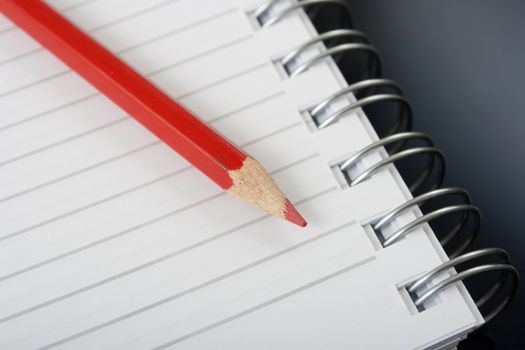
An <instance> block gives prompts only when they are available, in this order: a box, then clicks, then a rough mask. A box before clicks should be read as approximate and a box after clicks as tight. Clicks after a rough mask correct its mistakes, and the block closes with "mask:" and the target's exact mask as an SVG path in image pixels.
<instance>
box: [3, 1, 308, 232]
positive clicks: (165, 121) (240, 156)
mask: <svg viewBox="0 0 525 350" xmlns="http://www.w3.org/2000/svg"><path fill="white" fill-rule="evenodd" d="M0 11H1V12H2V13H3V14H4V15H6V16H7V17H8V18H9V19H11V20H12V21H13V22H14V23H15V24H17V25H18V26H19V27H20V28H22V29H23V30H24V31H26V32H27V33H28V34H29V35H31V36H32V37H33V38H34V39H35V40H37V41H38V42H40V44H42V45H43V46H44V47H46V48H47V49H48V50H49V51H51V52H52V53H53V54H54V55H55V56H57V57H58V58H59V59H61V60H62V61H63V62H64V63H65V64H67V65H68V66H69V67H71V68H72V69H73V70H75V71H76V72H77V73H78V74H79V75H81V76H82V77H83V78H84V79H86V80H87V81H88V82H90V83H91V84H92V85H93V86H95V87H96V88H97V89H98V90H99V91H101V92H102V93H104V94H105V95H106V96H107V97H109V98H110V99H111V100H112V101H113V102H115V103H116V104H117V105H119V106H120V107H121V108H122V109H124V110H125V111H126V112H128V113H129V114H130V115H131V116H133V117H134V118H135V119H136V120H138V121H139V122H140V123H141V124H142V125H144V126H145V127H146V128H147V129H149V130H150V131H151V132H152V133H153V134H155V135H156V136H157V137H158V138H159V139H161V140H162V141H163V142H165V143H166V144H168V145H169V146H170V147H172V148H173V149H174V150H176V151H177V152H178V153H179V154H180V155H182V156H183V157H184V158H186V159H187V160H188V161H189V162H190V163H192V164H193V165H194V166H195V167H197V168H198V169H199V170H200V171H202V172H203V173H204V174H205V175H207V176H208V177H209V178H210V179H211V180H213V181H214V182H215V183H217V184H218V185H219V186H220V187H222V188H223V189H225V190H226V191H228V192H229V193H231V194H232V195H234V196H236V197H238V198H240V199H242V200H245V201H247V202H249V203H251V204H253V205H255V206H257V207H259V208H261V209H263V210H266V211H268V212H269V213H272V214H274V215H277V216H279V217H281V218H284V219H287V220H289V221H292V222H294V223H296V224H298V225H300V226H305V225H306V222H305V221H304V219H303V218H302V217H301V216H300V215H299V213H297V211H296V210H295V209H294V207H293V206H292V205H291V203H290V202H289V201H288V200H287V199H286V197H285V196H284V194H282V192H281V191H280V190H279V188H278V187H277V185H276V184H275V182H274V181H273V180H272V178H271V177H270V176H269V175H268V174H267V173H266V171H264V169H263V168H262V167H261V166H260V165H259V164H258V163H257V162H256V161H254V160H253V159H252V158H249V157H247V155H246V154H245V153H244V152H243V151H242V150H240V149H239V148H238V147H236V146H235V145H233V144H232V143H230V142H229V141H228V140H226V139H225V138H224V137H222V136H220V135H219V134H218V133H217V132H216V131H214V130H213V129H211V128H210V127H209V126H207V125H206V124H205V123H204V122H202V121H201V120H199V119H198V118H196V117H195V116H193V115H192V114H191V113H190V112H188V111H187V110H186V109H184V108H183V107H182V106H180V105H178V104H177V103H176V102H175V101H173V100H172V99H171V98H170V97H169V96H167V95H166V94H165V93H163V92H162V91H160V90H159V89H158V88H157V87H155V86H154V85H153V84H152V83H150V82H149V81H148V80H147V79H145V78H144V77H142V76H141V75H140V74H139V73H137V72H135V71H134V70H133V69H132V68H131V67H129V66H128V65H127V64H125V63H124V62H122V61H121V60H120V59H119V58H117V57H116V56H115V55H113V54H112V53H111V52H109V51H108V50H107V49H105V48H104V47H103V46H102V45H100V44H98V43H97V42H96V41H94V40H93V39H91V38H90V37H89V36H88V35H86V34H84V33H83V32H82V31H81V30H80V29H78V28H77V27H76V26H75V25H73V24H72V23H71V22H69V21H68V20H67V19H65V18H64V17H63V16H62V15H60V14H59V13H58V12H56V11H55V10H53V9H52V8H51V7H49V6H48V5H46V4H45V3H43V2H42V1H27V0H0Z"/></svg>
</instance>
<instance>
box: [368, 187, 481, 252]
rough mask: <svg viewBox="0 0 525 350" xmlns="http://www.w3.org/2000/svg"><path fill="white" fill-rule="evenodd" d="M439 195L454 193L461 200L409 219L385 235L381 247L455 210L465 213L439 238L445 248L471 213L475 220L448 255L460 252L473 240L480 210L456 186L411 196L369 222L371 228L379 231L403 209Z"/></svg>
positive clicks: (475, 235)
mask: <svg viewBox="0 0 525 350" xmlns="http://www.w3.org/2000/svg"><path fill="white" fill-rule="evenodd" d="M443 196H457V197H459V198H460V200H461V202H460V203H459V204H456V205H449V206H445V207H443V208H440V209H437V210H434V211H432V212H430V213H428V214H426V215H424V216H422V217H420V218H418V219H416V220H414V221H412V222H410V223H409V224H407V225H405V226H404V227H402V228H401V229H399V230H397V231H396V232H394V233H393V234H392V235H391V236H389V238H388V239H386V240H385V242H384V243H383V246H385V247H387V246H389V245H392V244H393V243H395V242H397V241H398V240H399V239H401V238H402V237H404V236H405V235H407V234H409V233H410V232H412V231H414V230H415V229H416V228H418V227H420V226H421V225H423V224H425V223H428V222H430V221H431V220H435V219H437V218H439V217H441V216H444V215H448V214H452V213H457V212H463V213H464V214H465V215H463V218H462V219H460V220H458V222H457V223H456V224H455V225H454V226H453V227H452V228H451V229H450V230H449V231H448V232H446V233H445V234H444V235H443V237H442V238H441V239H440V240H439V242H440V243H441V245H442V246H443V247H445V248H446V247H447V246H448V245H449V244H450V243H451V242H452V241H454V240H455V238H456V237H457V236H458V235H459V233H460V232H461V231H462V230H463V228H464V227H465V225H466V224H467V222H468V220H469V215H468V214H472V215H473V216H474V220H475V221H474V224H473V225H472V227H471V229H470V231H469V232H468V233H467V235H466V237H467V238H466V239H464V240H463V242H462V243H461V244H460V245H459V246H458V247H457V248H456V249H455V250H454V251H453V252H452V253H450V254H449V256H450V257H451V258H454V257H456V256H458V255H459V254H461V253H463V252H464V251H465V250H466V249H467V248H468V247H469V246H470V245H471V244H472V243H473V242H474V240H475V239H476V237H477V235H478V233H479V228H480V224H481V213H480V211H479V209H478V208H477V207H475V206H473V205H472V204H471V199H470V195H469V194H468V192H467V191H465V190H464V189H462V188H459V187H450V188H440V189H437V190H433V191H429V192H427V193H424V194H422V195H420V196H417V197H415V198H412V199H411V200H409V201H407V202H405V203H403V204H401V205H400V206H398V207H397V208H394V209H392V210H391V211H389V212H387V213H386V214H384V215H383V216H382V217H381V218H380V219H379V221H377V222H376V223H375V224H374V225H373V229H374V230H375V231H376V232H377V231H379V230H381V228H383V227H384V226H385V225H387V224H389V223H391V222H393V221H394V220H395V219H396V218H397V217H399V216H400V215H401V214H402V213H404V212H406V211H407V210H410V209H413V208H414V207H416V206H418V205H421V204H424V203H425V202H428V201H429V200H432V199H435V198H438V197H443Z"/></svg>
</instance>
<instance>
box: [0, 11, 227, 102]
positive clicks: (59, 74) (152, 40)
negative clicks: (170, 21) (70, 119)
mask: <svg viewBox="0 0 525 350" xmlns="http://www.w3.org/2000/svg"><path fill="white" fill-rule="evenodd" d="M236 10H237V8H230V9H228V10H225V11H222V12H219V13H215V14H213V15H211V16H208V17H205V18H202V19H200V20H198V21H195V22H193V23H190V24H188V25H187V26H184V27H180V28H176V29H174V30H173V31H171V32H168V33H163V34H162V35H161V36H159V37H155V38H154V39H148V40H145V41H144V42H142V43H140V46H143V45H145V44H149V43H152V42H154V41H156V40H160V39H163V38H165V37H166V36H169V35H173V34H176V33H178V32H181V31H185V30H188V29H190V28H192V27H196V26H198V25H201V24H203V23H206V22H208V21H212V20H214V19H216V18H220V17H222V16H225V15H227V14H230V13H233V12H235V11H236ZM140 46H139V44H135V45H134V46H133V47H132V48H137V47H140ZM126 51H128V48H124V49H122V50H118V51H116V52H115V54H116V55H117V56H118V55H120V54H122V53H124V52H126ZM1 65H3V64H1V63H0V66H1ZM64 68H65V69H66V70H64V71H61V72H58V73H54V74H52V75H50V76H48V77H45V78H42V79H39V80H36V81H34V82H31V83H28V84H25V85H22V86H19V87H17V88H14V89H12V90H8V91H5V92H3V93H1V94H0V98H2V97H4V96H8V95H11V94H14V93H16V92H18V91H22V90H24V89H27V88H30V87H33V86H35V85H39V84H42V83H45V82H46V81H50V80H52V79H55V78H58V77H61V76H63V75H66V74H73V71H71V70H69V69H68V68H67V66H64Z"/></svg>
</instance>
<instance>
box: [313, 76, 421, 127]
mask: <svg viewBox="0 0 525 350" xmlns="http://www.w3.org/2000/svg"><path fill="white" fill-rule="evenodd" d="M385 87H386V88H390V89H392V90H394V93H388V94H386V93H381V94H379V93H374V94H372V95H369V96H365V97H362V98H360V99H358V100H356V101H355V102H353V103H351V104H350V105H348V106H345V107H343V108H341V109H339V110H337V111H336V112H334V113H333V114H331V115H329V116H328V117H327V118H326V119H324V120H322V121H319V120H318V115H319V114H320V112H322V111H325V110H326V109H327V108H329V106H330V105H331V104H333V103H335V102H336V101H339V100H341V99H343V98H345V97H346V96H347V95H349V94H353V93H356V92H359V91H360V90H363V89H370V88H373V89H377V88H385ZM385 101H394V102H398V103H399V104H400V107H402V108H401V109H400V115H399V118H398V121H397V122H396V124H395V125H394V126H393V127H392V128H391V129H390V130H389V131H388V132H387V135H390V134H393V133H396V132H398V131H400V129H401V126H402V125H403V124H405V125H406V129H407V130H410V129H411V128H412V108H411V107H410V103H409V102H408V100H407V99H406V98H405V97H404V96H403V92H402V91H401V88H400V87H399V85H397V83H396V82H394V81H393V80H389V79H367V80H362V81H359V82H357V83H354V84H350V85H348V86H345V87H343V88H341V89H340V90H339V91H337V92H335V93H334V94H332V95H330V96H328V97H327V98H325V99H324V100H322V101H321V102H319V103H318V104H316V105H315V106H314V107H313V108H312V109H310V111H309V112H310V115H311V116H312V117H313V118H314V120H315V121H316V122H317V125H318V128H319V129H320V130H321V129H324V128H326V127H328V126H330V125H332V124H334V123H335V122H337V121H338V120H339V119H341V118H343V117H344V116H346V115H347V114H349V113H351V112H352V111H355V110H356V109H357V108H363V107H366V106H369V105H372V104H375V103H379V102H385Z"/></svg>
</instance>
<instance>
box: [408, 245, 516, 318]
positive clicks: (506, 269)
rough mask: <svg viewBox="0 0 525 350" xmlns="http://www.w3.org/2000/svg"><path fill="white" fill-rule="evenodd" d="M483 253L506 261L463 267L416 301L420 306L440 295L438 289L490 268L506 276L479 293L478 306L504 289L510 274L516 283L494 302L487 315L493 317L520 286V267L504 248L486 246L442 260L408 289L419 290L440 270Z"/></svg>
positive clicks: (427, 290) (412, 291)
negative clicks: (503, 296) (501, 298)
mask: <svg viewBox="0 0 525 350" xmlns="http://www.w3.org/2000/svg"><path fill="white" fill-rule="evenodd" d="M483 256H494V257H499V258H500V259H501V260H502V261H501V262H500V263H492V264H482V265H477V266H475V267H471V268H468V269H466V270H465V271H461V272H459V273H457V274H454V275H452V276H450V277H448V278H446V279H444V280H442V281H441V282H438V283H436V284H435V285H433V286H432V287H430V288H428V289H426V290H424V291H423V292H422V293H421V294H418V295H417V298H416V300H415V301H414V304H415V305H416V307H421V306H422V305H423V303H424V302H425V301H427V300H428V299H429V298H431V297H433V296H434V295H436V294H437V293H439V292H440V291H442V290H443V289H445V288H446V287H448V286H450V285H452V284H453V283H455V282H457V281H463V280H465V279H467V278H470V277H473V276H476V275H479V274H481V273H486V272H490V271H500V272H501V273H502V276H501V277H500V278H499V279H498V281H497V282H496V283H495V284H494V285H493V286H492V287H491V288H490V289H489V290H488V291H487V292H485V293H484V294H483V295H482V296H481V297H479V298H478V299H477V300H476V306H477V307H478V308H481V307H482V306H483V305H485V304H486V303H487V302H488V301H489V300H491V299H492V298H493V297H494V296H495V295H496V294H497V293H498V292H499V291H500V290H501V288H502V287H503V285H504V284H505V282H506V280H507V278H508V277H509V276H510V277H512V286H511V287H510V292H509V293H508V295H507V296H506V297H505V298H503V300H501V301H500V302H499V303H497V304H496V306H494V307H493V308H492V309H491V310H490V311H488V312H485V313H484V315H483V317H484V319H485V322H488V321H490V320H492V319H493V318H494V317H495V316H496V315H497V314H499V313H500V312H501V311H502V310H503V309H504V308H505V307H506V306H507V305H508V304H509V302H510V301H511V300H512V298H513V297H514V295H515V294H516V290H517V288H518V281H519V274H518V271H517V270H516V268H514V266H512V265H511V264H510V257H509V255H508V253H507V252H506V251H505V250H503V249H500V248H485V249H480V250H475V251H472V252H469V253H466V254H463V255H460V256H458V257H456V258H454V259H452V260H449V261H447V262H445V263H443V264H441V265H440V266H438V267H436V268H435V269H433V270H431V271H429V272H427V273H426V274H425V275H423V276H421V277H419V278H418V279H417V280H416V281H415V282H414V283H412V284H411V285H410V286H409V287H408V291H409V293H416V292H417V290H418V289H419V288H421V287H423V285H424V284H425V283H427V282H429V281H430V280H431V279H432V278H435V277H436V276H438V275H439V274H441V273H443V272H445V271H447V270H449V269H451V268H454V267H456V266H458V265H460V264H463V263H465V262H468V261H471V260H473V259H476V258H480V257H483Z"/></svg>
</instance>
